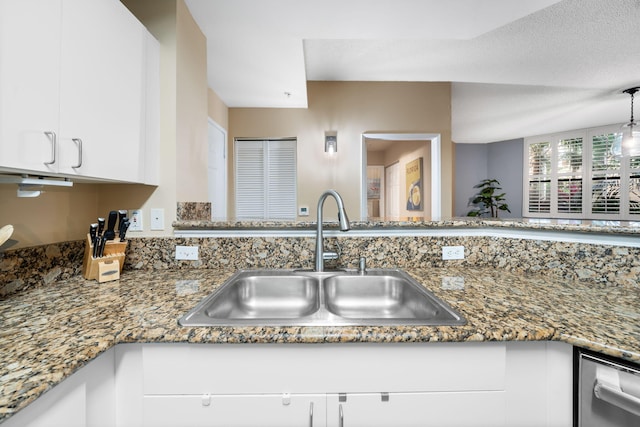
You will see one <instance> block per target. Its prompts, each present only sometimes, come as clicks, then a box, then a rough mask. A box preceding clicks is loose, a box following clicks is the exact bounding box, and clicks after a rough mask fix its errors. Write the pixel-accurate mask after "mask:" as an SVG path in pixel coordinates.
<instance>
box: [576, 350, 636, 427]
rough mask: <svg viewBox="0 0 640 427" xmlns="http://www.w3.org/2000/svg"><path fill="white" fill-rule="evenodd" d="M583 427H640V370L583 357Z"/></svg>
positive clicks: (580, 423)
mask: <svg viewBox="0 0 640 427" xmlns="http://www.w3.org/2000/svg"><path fill="white" fill-rule="evenodd" d="M579 363H580V367H579V369H580V382H579V386H578V426H579V427H632V426H633V427H638V426H640V370H639V369H638V368H634V367H632V366H631V365H626V364H621V363H616V362H614V361H611V360H605V359H603V358H599V357H598V356H595V355H591V354H585V353H580V358H579Z"/></svg>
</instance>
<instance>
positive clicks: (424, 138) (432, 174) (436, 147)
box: [360, 132, 442, 221]
mask: <svg viewBox="0 0 640 427" xmlns="http://www.w3.org/2000/svg"><path fill="white" fill-rule="evenodd" d="M368 140H369V141H370V140H380V141H385V142H389V143H393V144H395V143H403V142H411V141H420V142H423V143H424V144H425V145H426V146H427V147H428V148H427V150H428V152H427V154H428V155H427V156H425V161H426V162H427V163H426V164H425V176H424V179H425V181H428V182H429V184H426V185H428V188H429V195H428V199H426V200H425V202H427V201H428V202H429V204H428V205H427V206H430V209H428V210H427V211H426V212H425V218H427V219H428V220H432V221H437V220H439V219H441V216H442V205H441V203H442V202H441V199H442V197H441V194H442V190H441V176H440V175H441V172H440V171H441V167H440V164H441V146H440V145H441V136H440V134H436V133H373V132H371V133H363V134H362V144H361V145H362V146H361V149H362V165H361V168H362V169H361V170H362V184H361V186H362V187H361V193H360V194H361V196H362V198H361V217H362V220H363V221H366V220H367V218H368V206H367V165H368V159H367V141H368ZM427 165H429V166H428V167H427ZM401 169H402V168H399V170H398V171H396V175H397V176H400V173H402V170H401ZM385 175H386V173H385ZM386 180H387V179H386V177H385V181H386ZM399 187H400V185H399ZM400 191H404V190H402V189H401V188H398V192H400ZM425 196H426V194H425ZM385 205H386V203H385ZM385 210H387V209H386V208H385ZM401 210H402V209H401ZM403 215H406V214H403ZM387 216H391V212H390V211H388V210H387ZM409 216H413V215H409Z"/></svg>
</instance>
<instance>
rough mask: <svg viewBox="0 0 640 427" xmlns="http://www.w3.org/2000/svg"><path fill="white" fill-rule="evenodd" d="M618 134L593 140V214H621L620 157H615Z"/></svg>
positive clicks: (595, 136) (598, 136)
mask: <svg viewBox="0 0 640 427" xmlns="http://www.w3.org/2000/svg"><path fill="white" fill-rule="evenodd" d="M615 141H616V134H613V133H609V134H602V135H594V136H593V137H592V139H591V144H592V146H591V147H592V148H591V212H592V213H594V214H618V213H620V176H621V164H620V157H616V156H614V155H613V152H614V150H613V146H614V143H615Z"/></svg>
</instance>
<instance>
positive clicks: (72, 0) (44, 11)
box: [0, 0, 159, 183]
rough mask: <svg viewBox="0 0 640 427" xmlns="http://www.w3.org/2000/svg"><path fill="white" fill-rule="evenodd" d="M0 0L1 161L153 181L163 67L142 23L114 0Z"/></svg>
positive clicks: (16, 166) (20, 167) (14, 166)
mask: <svg viewBox="0 0 640 427" xmlns="http://www.w3.org/2000/svg"><path fill="white" fill-rule="evenodd" d="M0 1H1V2H2V3H1V4H2V6H1V7H2V8H3V10H2V13H1V15H0V16H1V17H0V20H1V21H2V27H1V30H0V34H1V35H0V37H1V39H0V42H1V43H2V53H1V54H0V55H1V58H2V68H1V69H0V81H1V86H0V88H1V89H2V91H1V93H2V95H0V98H1V100H2V110H0V125H1V127H2V137H1V138H2V139H0V154H1V155H0V167H2V168H4V169H5V170H17V171H25V172H45V173H49V174H59V175H64V176H69V177H82V178H88V179H95V180H109V181H122V182H140V183H144V182H147V181H148V180H147V178H146V177H147V176H149V175H150V174H149V171H145V167H148V166H150V165H154V164H155V165H157V162H154V161H148V160H147V158H146V157H147V152H148V151H150V152H155V153H156V154H157V150H150V149H151V148H152V147H151V145H152V144H154V143H157V140H156V141H151V142H149V141H147V137H149V136H151V135H153V136H154V137H156V138H157V132H149V131H148V130H147V126H157V124H158V123H157V122H155V123H154V122H153V120H149V117H148V112H147V105H146V103H147V100H148V99H155V100H157V96H153V94H149V93H148V91H150V90H159V88H155V87H152V86H150V85H148V82H147V80H148V73H150V72H151V73H153V72H155V73H158V72H159V70H158V68H157V67H158V63H157V61H156V62H154V63H153V64H149V63H148V58H156V56H154V55H149V52H148V50H149V49H158V46H157V43H156V44H152V43H149V38H150V36H149V34H148V32H147V30H146V29H145V28H144V26H143V25H142V24H141V23H140V22H139V21H138V20H137V19H136V18H135V17H134V16H133V15H132V14H131V13H130V12H129V11H128V10H127V9H126V8H125V7H124V6H123V5H122V4H121V3H120V2H119V1H117V0H92V1H85V0H61V1H53V2H52V1H50V0H29V1H23V0H0ZM25 3H26V4H25ZM5 9H6V12H7V13H5ZM36 15H37V16H36ZM5 23H8V24H9V25H8V26H5ZM22 40H27V42H26V43H23V42H22ZM5 50H6V51H5ZM153 67H155V68H153ZM150 68H151V69H150ZM34 105H35V106H36V107H35V108H34ZM151 175H153V174H151Z"/></svg>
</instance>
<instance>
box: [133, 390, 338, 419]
mask: <svg viewBox="0 0 640 427" xmlns="http://www.w3.org/2000/svg"><path fill="white" fill-rule="evenodd" d="M325 401H326V398H325V396H324V395H307V394H305V395H297V394H296V395H290V396H289V395H217V396H209V395H202V396H195V395H156V396H145V397H144V403H143V406H144V407H143V426H145V427H165V426H166V427H174V426H178V425H188V426H190V427H199V426H202V427H205V426H206V427H289V426H290V427H300V426H311V427H320V426H324V425H325V424H326V419H325V415H326V414H325V412H326V411H325Z"/></svg>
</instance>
